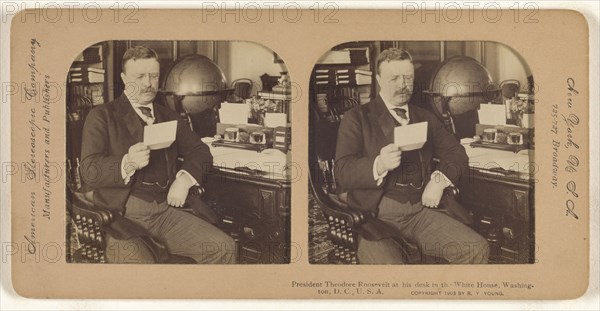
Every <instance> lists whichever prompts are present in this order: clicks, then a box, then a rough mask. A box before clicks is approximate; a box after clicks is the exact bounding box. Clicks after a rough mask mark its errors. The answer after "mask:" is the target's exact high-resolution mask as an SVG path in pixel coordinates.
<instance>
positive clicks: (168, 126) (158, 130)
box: [144, 120, 177, 150]
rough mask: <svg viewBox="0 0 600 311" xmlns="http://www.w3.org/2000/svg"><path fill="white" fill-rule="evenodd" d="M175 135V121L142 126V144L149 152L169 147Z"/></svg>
mask: <svg viewBox="0 0 600 311" xmlns="http://www.w3.org/2000/svg"><path fill="white" fill-rule="evenodd" d="M176 135H177V120H173V121H168V122H162V123H156V124H151V125H146V126H144V144H146V145H147V146H148V147H149V148H150V150H157V149H163V148H167V147H169V146H171V144H172V143H173V142H174V141H175V137H176Z"/></svg>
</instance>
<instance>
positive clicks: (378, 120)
mask: <svg viewBox="0 0 600 311" xmlns="http://www.w3.org/2000/svg"><path fill="white" fill-rule="evenodd" d="M372 112H373V113H371V114H370V115H371V123H372V124H378V125H379V128H380V130H381V133H382V134H383V138H384V145H388V144H391V143H393V142H394V128H395V127H396V123H395V122H394V117H392V115H391V114H390V112H389V111H388V109H387V107H386V106H385V104H384V103H383V99H381V97H380V96H379V95H377V98H376V99H375V101H374V102H373V106H372Z"/></svg>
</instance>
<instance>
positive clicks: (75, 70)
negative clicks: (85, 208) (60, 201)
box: [66, 42, 108, 189]
mask: <svg viewBox="0 0 600 311" xmlns="http://www.w3.org/2000/svg"><path fill="white" fill-rule="evenodd" d="M107 49H108V43H106V42H103V43H98V44H95V45H92V46H90V47H88V48H87V49H85V50H84V51H83V52H82V53H81V54H79V55H78V56H77V58H76V59H75V60H74V61H73V63H72V64H71V67H70V68H69V72H68V74H67V88H66V99H67V104H66V107H67V121H66V122H67V127H66V135H67V137H68V141H69V143H68V144H67V167H68V168H69V169H68V173H69V174H70V176H69V187H70V188H72V189H79V188H80V187H81V181H80V180H79V178H78V176H79V174H77V170H78V169H79V162H80V159H79V157H80V155H81V138H82V137H81V135H82V131H83V124H84V122H85V117H86V115H87V114H88V113H89V111H90V110H91V109H92V108H93V107H94V106H96V105H101V104H103V103H105V102H107V101H108V94H107V92H106V90H107V89H108V86H107V79H106V76H107V59H106V53H107Z"/></svg>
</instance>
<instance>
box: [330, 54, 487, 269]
mask: <svg viewBox="0 0 600 311" xmlns="http://www.w3.org/2000/svg"><path fill="white" fill-rule="evenodd" d="M377 67H378V74H377V76H376V78H377V83H378V84H379V87H380V93H379V96H377V98H376V99H375V100H373V101H371V102H369V103H367V104H365V105H362V106H359V107H356V108H354V109H352V110H350V111H348V112H347V113H346V114H345V115H344V118H343V119H342V122H341V124H340V127H339V130H338V140H337V147H336V162H335V163H336V166H335V174H336V178H337V182H338V184H339V185H340V187H341V191H342V192H348V203H349V204H350V206H352V207H355V208H359V209H361V210H363V211H365V212H367V213H368V214H371V215H376V217H377V218H378V219H379V220H382V221H383V222H385V224H386V225H391V226H393V227H394V228H395V229H397V230H396V231H397V232H399V233H400V235H401V236H403V237H404V238H406V239H408V240H409V241H413V242H415V243H416V244H417V245H418V246H419V248H420V250H421V253H422V254H427V255H433V256H436V257H439V258H444V259H445V260H447V261H448V262H450V263H487V258H488V251H489V250H488V245H487V241H486V240H485V239H484V238H483V237H481V236H480V235H479V234H477V233H476V232H475V231H473V230H471V229H470V228H469V227H468V226H466V225H464V224H463V223H461V222H459V221H457V220H455V219H453V218H451V217H450V216H448V215H447V214H444V213H440V212H436V211H433V210H431V209H433V208H436V207H437V206H438V204H439V202H440V199H441V198H442V194H443V191H444V189H445V188H446V187H448V186H451V185H453V184H456V183H457V182H458V180H459V178H460V176H461V174H462V173H463V172H464V171H465V170H466V169H467V166H468V157H467V155H466V153H465V150H464V148H463V147H462V146H461V145H460V144H459V143H458V141H457V140H456V139H455V138H454V136H453V135H452V134H450V133H449V132H448V131H446V130H445V128H444V126H443V125H442V123H441V122H440V121H439V120H438V119H437V118H436V117H435V116H434V115H433V114H432V113H430V112H429V111H427V110H424V109H422V108H420V107H417V106H414V105H408V101H409V99H410V97H411V94H412V90H413V79H414V66H413V62H412V58H411V56H410V54H409V53H408V52H407V51H404V50H400V49H395V48H392V49H388V50H385V51H382V52H381V54H380V56H379V57H378V59H377ZM423 121H426V122H428V126H427V131H428V132H427V142H426V143H425V145H424V146H423V147H422V148H421V149H418V150H413V151H401V150H400V148H398V147H397V146H396V145H394V128H395V127H396V126H402V125H407V124H412V123H417V122H423ZM433 156H436V157H437V158H438V159H439V160H440V162H439V166H438V168H437V170H435V171H434V172H431V171H432V170H431V163H432V157H433ZM402 258H403V257H402V253H401V251H400V250H399V248H398V245H396V243H395V241H394V240H393V239H380V240H376V241H369V240H366V239H360V240H359V244H358V259H359V261H360V262H361V263H377V264H383V263H385V264H390V263H402Z"/></svg>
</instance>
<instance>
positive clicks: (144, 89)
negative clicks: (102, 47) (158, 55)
mask: <svg viewBox="0 0 600 311" xmlns="http://www.w3.org/2000/svg"><path fill="white" fill-rule="evenodd" d="M159 75H160V65H159V63H158V61H157V60H156V59H154V58H142V59H136V60H131V59H130V60H128V61H127V62H126V63H125V70H124V72H122V73H121V79H123V83H124V84H125V93H126V94H127V97H128V98H129V100H130V101H131V102H135V103H138V104H141V105H147V104H150V103H151V102H152V101H153V100H154V97H156V92H157V91H158V78H159Z"/></svg>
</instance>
